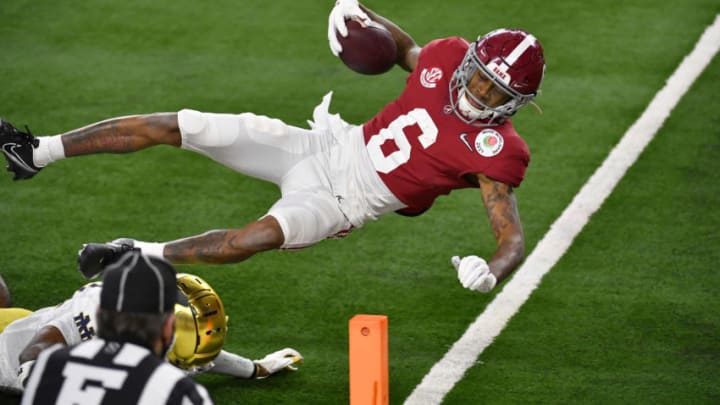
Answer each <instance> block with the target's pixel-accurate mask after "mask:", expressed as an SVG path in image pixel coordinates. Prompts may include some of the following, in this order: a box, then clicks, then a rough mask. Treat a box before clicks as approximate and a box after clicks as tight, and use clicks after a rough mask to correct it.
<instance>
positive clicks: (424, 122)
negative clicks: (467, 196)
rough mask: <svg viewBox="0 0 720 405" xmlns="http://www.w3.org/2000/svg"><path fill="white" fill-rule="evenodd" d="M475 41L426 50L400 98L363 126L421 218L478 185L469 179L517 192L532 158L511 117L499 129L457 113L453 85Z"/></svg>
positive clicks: (387, 176)
mask: <svg viewBox="0 0 720 405" xmlns="http://www.w3.org/2000/svg"><path fill="white" fill-rule="evenodd" d="M468 46H469V43H468V42H467V41H466V40H464V39H462V38H459V37H453V38H447V39H438V40H435V41H432V42H430V43H429V44H428V45H426V46H425V47H424V48H423V49H422V51H421V53H420V57H419V60H418V65H417V67H416V68H415V70H414V71H413V72H412V73H411V74H410V75H409V76H408V78H407V85H406V87H405V90H403V92H402V94H401V95H400V97H398V98H397V99H396V100H395V101H393V102H391V103H390V104H388V105H387V106H385V108H384V109H383V110H382V111H380V112H379V113H378V114H377V115H376V116H375V117H373V118H372V119H371V120H370V121H368V122H367V123H366V124H365V125H364V126H363V136H364V138H365V145H366V148H367V151H368V154H369V155H370V159H371V160H372V162H373V165H374V167H375V169H376V170H377V172H378V174H379V175H380V178H381V179H382V180H383V182H384V183H385V185H387V187H388V188H389V189H390V191H392V192H393V194H395V196H396V197H397V198H398V199H399V200H400V201H402V202H403V203H404V204H405V205H407V208H406V209H405V210H403V213H406V214H419V213H422V212H423V211H425V210H427V209H428V208H430V206H431V205H432V204H433V201H434V200H435V198H437V197H438V196H440V195H443V194H448V193H450V191H452V190H454V189H458V188H466V187H474V186H473V185H472V184H470V183H468V182H467V181H465V180H464V179H463V177H462V176H463V175H465V174H468V173H482V174H484V175H486V176H488V177H490V178H492V179H494V180H497V181H500V182H503V183H506V184H509V185H511V186H513V187H517V186H519V185H520V183H521V182H522V180H523V178H524V176H525V169H526V168H527V166H528V164H529V162H530V152H529V150H528V147H527V145H526V144H525V141H523V139H522V138H520V136H519V135H518V134H517V132H515V129H514V128H513V126H512V122H511V121H510V120H509V119H508V120H506V121H505V122H504V123H503V124H500V125H498V126H488V127H478V126H473V125H469V124H466V123H464V122H463V121H461V120H460V119H459V118H458V117H457V116H456V115H455V112H453V110H452V108H451V107H450V92H449V90H448V84H449V81H450V78H451V77H452V75H453V72H454V71H455V69H456V68H457V67H458V65H459V64H460V62H461V61H462V59H463V57H464V56H465V53H466V51H467V49H468Z"/></svg>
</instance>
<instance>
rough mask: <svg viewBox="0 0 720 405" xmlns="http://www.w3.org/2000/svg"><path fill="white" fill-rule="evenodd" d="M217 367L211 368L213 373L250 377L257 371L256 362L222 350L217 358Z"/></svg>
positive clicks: (215, 361)
mask: <svg viewBox="0 0 720 405" xmlns="http://www.w3.org/2000/svg"><path fill="white" fill-rule="evenodd" d="M213 363H215V367H213V368H211V369H210V372H211V373H215V374H224V375H230V376H233V377H239V378H250V377H252V375H253V374H254V373H255V363H253V361H252V360H250V359H246V358H245V357H242V356H238V355H237V354H235V353H230V352H226V351H225V350H222V351H221V352H220V354H218V356H217V357H215V359H213Z"/></svg>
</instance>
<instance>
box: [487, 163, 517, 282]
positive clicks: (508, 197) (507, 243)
mask: <svg viewBox="0 0 720 405" xmlns="http://www.w3.org/2000/svg"><path fill="white" fill-rule="evenodd" d="M477 177H478V181H479V184H480V189H481V191H482V198H483V202H484V203H485V208H486V210H487V215H488V219H489V220H490V226H491V227H492V230H493V233H494V234H495V239H496V240H497V249H496V250H495V253H494V254H493V256H492V257H491V258H490V261H489V262H488V266H489V267H490V271H491V272H492V273H493V274H494V275H495V277H496V278H497V281H498V283H500V282H502V281H503V280H505V279H506V278H507V277H508V276H509V275H510V273H512V272H513V270H515V269H516V268H517V267H518V266H519V265H520V263H521V262H522V261H523V259H524V258H525V236H524V234H523V229H522V224H521V223H520V213H519V212H518V208H517V200H516V198H515V193H514V192H513V188H512V187H511V186H509V185H507V184H505V183H501V182H499V181H495V180H493V179H490V178H488V177H487V176H484V175H482V174H478V176H477Z"/></svg>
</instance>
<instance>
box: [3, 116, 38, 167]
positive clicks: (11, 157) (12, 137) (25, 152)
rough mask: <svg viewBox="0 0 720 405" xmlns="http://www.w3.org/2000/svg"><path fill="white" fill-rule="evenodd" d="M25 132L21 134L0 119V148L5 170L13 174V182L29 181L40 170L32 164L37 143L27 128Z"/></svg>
mask: <svg viewBox="0 0 720 405" xmlns="http://www.w3.org/2000/svg"><path fill="white" fill-rule="evenodd" d="M25 130H26V131H27V132H22V131H20V130H18V129H17V128H15V127H14V126H12V124H10V123H9V122H7V121H3V120H2V119H0V148H2V152H3V155H4V156H5V160H7V162H8V165H7V170H8V171H9V172H14V173H15V177H13V180H21V179H29V178H31V177H32V176H34V175H35V174H37V172H39V171H40V170H41V169H42V167H38V166H35V163H34V162H33V149H35V148H37V146H38V144H39V141H38V139H37V138H35V137H34V136H33V134H32V133H30V129H29V128H28V127H27V126H26V127H25Z"/></svg>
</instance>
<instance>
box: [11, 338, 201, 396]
mask: <svg viewBox="0 0 720 405" xmlns="http://www.w3.org/2000/svg"><path fill="white" fill-rule="evenodd" d="M22 404H23V405H24V404H28V405H29V404H37V405H40V404H42V405H51V404H58V405H60V404H62V405H73V404H79V405H80V404H81V405H128V404H138V405H161V404H168V405H170V404H182V405H199V404H202V405H205V404H212V400H211V399H210V396H209V395H208V393H207V390H206V389H205V388H204V387H203V386H202V385H200V384H197V383H196V382H195V381H194V380H193V379H192V378H190V377H188V376H187V375H186V374H185V373H183V372H182V371H181V370H179V369H177V368H175V367H173V366H172V365H170V364H169V363H167V362H165V361H163V359H160V358H159V357H158V356H156V355H154V354H153V353H152V352H150V350H148V349H146V348H145V347H142V346H138V345H135V344H132V343H118V342H111V341H105V340H103V339H99V338H95V339H93V340H90V341H87V342H84V343H81V344H79V345H77V346H70V347H66V346H62V345H55V346H53V347H51V348H49V349H47V350H45V351H43V352H42V353H41V354H40V357H39V358H38V360H37V362H36V363H35V367H34V369H33V371H32V374H31V375H30V379H29V380H28V384H27V387H26V388H25V393H24V395H23V398H22Z"/></svg>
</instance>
